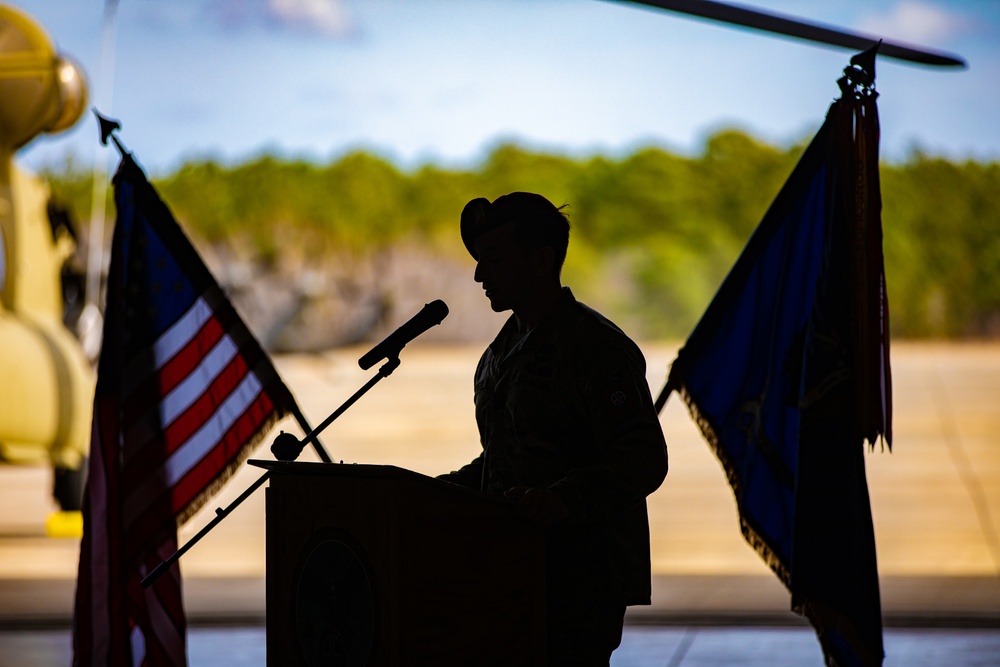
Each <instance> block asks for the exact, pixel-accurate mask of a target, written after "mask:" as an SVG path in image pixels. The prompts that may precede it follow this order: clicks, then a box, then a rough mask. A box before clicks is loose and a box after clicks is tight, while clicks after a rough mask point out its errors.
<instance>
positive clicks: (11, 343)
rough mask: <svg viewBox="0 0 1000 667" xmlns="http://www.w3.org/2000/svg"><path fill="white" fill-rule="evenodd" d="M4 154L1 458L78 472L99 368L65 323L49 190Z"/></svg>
mask: <svg viewBox="0 0 1000 667" xmlns="http://www.w3.org/2000/svg"><path fill="white" fill-rule="evenodd" d="M3 158H4V156H2V155H0V246H2V247H0V459H2V460H4V461H8V462H15V463H47V462H50V463H51V464H52V465H54V466H57V467H63V468H69V469H77V468H79V467H80V463H81V460H82V458H83V457H84V456H85V455H86V453H87V451H88V447H89V443H90V417H91V410H92V407H91V403H92V402H93V392H94V373H93V370H92V369H91V367H90V364H89V363H88V361H87V359H86V356H85V355H84V353H83V350H82V348H81V347H80V343H79V341H77V340H76V338H75V337H74V336H73V335H72V334H71V333H70V331H69V330H68V329H67V328H66V327H65V326H64V325H63V322H62V308H63V306H62V291H61V285H60V272H61V268H62V265H63V263H64V261H65V260H66V258H67V257H68V256H69V253H71V252H72V250H73V241H72V239H71V238H70V237H69V235H68V234H67V233H64V234H63V235H61V236H59V237H57V238H55V239H53V236H52V227H51V225H50V224H49V221H48V215H47V212H46V203H47V202H48V197H49V192H48V187H47V186H46V185H45V183H44V182H43V181H41V180H40V179H38V178H35V177H33V176H30V175H28V174H26V173H24V172H22V171H21V170H19V169H18V168H17V167H15V166H14V165H13V163H12V162H11V161H10V159H9V158H8V159H3Z"/></svg>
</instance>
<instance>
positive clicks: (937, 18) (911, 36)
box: [858, 0, 970, 45]
mask: <svg viewBox="0 0 1000 667" xmlns="http://www.w3.org/2000/svg"><path fill="white" fill-rule="evenodd" d="M969 27H970V22H969V21H968V20H967V19H966V18H965V16H963V15H962V14H959V13H957V12H953V11H949V10H947V9H944V8H941V7H936V6H934V5H931V4H929V3H926V2H920V0H902V2H899V3H898V4H896V5H895V6H894V7H893V8H892V10H891V11H890V12H889V13H883V14H875V15H869V16H867V17H865V18H863V19H862V20H861V24H860V25H859V26H858V29H859V30H860V31H861V32H866V33H869V34H872V35H875V36H880V37H881V36H884V37H886V38H890V39H892V38H895V39H899V40H902V41H906V42H913V43H917V44H925V45H939V44H944V43H946V42H948V41H949V40H950V39H952V38H954V37H955V36H956V35H959V34H961V33H963V32H965V30H966V29H967V28H969Z"/></svg>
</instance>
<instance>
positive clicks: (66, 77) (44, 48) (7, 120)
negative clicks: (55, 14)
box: [0, 5, 87, 149]
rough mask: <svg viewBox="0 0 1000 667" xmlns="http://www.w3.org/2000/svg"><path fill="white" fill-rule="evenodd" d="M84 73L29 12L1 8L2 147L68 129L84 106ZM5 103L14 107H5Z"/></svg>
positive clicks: (19, 145)
mask: <svg viewBox="0 0 1000 667" xmlns="http://www.w3.org/2000/svg"><path fill="white" fill-rule="evenodd" d="M86 99H87V87H86V83H85V80H84V77H83V73H82V70H81V69H80V68H79V67H78V66H77V65H76V64H75V63H73V61H72V60H70V59H68V58H66V57H65V56H63V55H61V54H57V53H56V52H55V49H54V48H53V44H52V40H51V39H49V37H48V35H46V34H45V31H44V30H43V29H42V27H41V26H40V25H38V24H37V23H35V21H34V20H32V19H31V17H29V16H28V15H27V14H25V13H23V12H21V11H20V10H17V9H15V8H14V7H11V6H9V5H0V146H3V147H4V148H6V149H17V148H20V147H21V146H23V145H24V144H26V143H28V142H29V141H31V140H32V139H34V138H35V137H36V136H38V135H39V134H41V133H42V132H59V131H60V130H65V129H67V128H69V127H71V126H72V125H73V124H74V123H76V121H77V120H78V119H79V118H80V115H81V114H82V113H83V109H84V108H85V107H86ZM7 101H10V102H13V103H5V102H7Z"/></svg>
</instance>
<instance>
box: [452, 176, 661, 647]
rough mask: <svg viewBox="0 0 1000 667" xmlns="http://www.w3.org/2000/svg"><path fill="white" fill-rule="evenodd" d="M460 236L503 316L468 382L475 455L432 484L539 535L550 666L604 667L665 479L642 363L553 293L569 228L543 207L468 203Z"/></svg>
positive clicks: (640, 581) (638, 594) (518, 195)
mask: <svg viewBox="0 0 1000 667" xmlns="http://www.w3.org/2000/svg"><path fill="white" fill-rule="evenodd" d="M461 233H462V240H463V241H464V242H465V246H466V248H468V250H469V252H470V253H471V254H472V257H473V258H475V259H476V261H477V262H478V264H477V266H476V272H475V280H476V282H478V283H482V285H483V289H484V290H485V291H486V297H487V298H488V299H489V301H490V305H491V307H492V308H493V310H494V311H496V312H502V311H506V310H511V311H513V315H512V316H511V317H510V318H509V319H508V320H507V322H506V323H505V324H504V325H503V327H502V328H501V330H500V333H499V334H498V335H497V337H496V339H495V340H494V341H493V342H492V343H491V344H490V345H489V347H488V348H487V349H486V351H485V352H484V353H483V356H482V358H481V359H480V362H479V366H478V368H477V370H476V377H475V404H476V421H477V422H478V425H479V434H480V439H481V444H482V447H483V452H482V453H481V454H480V455H479V456H478V457H477V458H476V459H475V460H473V461H472V462H471V463H469V464H468V465H466V466H464V467H463V468H461V469H460V470H457V471H455V472H452V473H449V474H446V475H442V476H441V479H445V480H448V481H451V482H454V483H457V484H461V485H463V486H466V487H471V488H476V489H481V490H483V491H485V492H486V493H489V494H494V495H504V496H506V497H508V498H514V499H518V505H517V509H518V511H519V512H520V513H522V514H523V515H524V516H525V517H527V518H528V519H530V520H531V521H533V522H535V523H537V524H540V525H543V526H546V527H547V528H548V530H547V536H548V540H547V554H548V567H547V572H546V576H547V581H548V587H547V599H548V620H547V626H548V654H549V662H550V663H551V664H555V665H559V664H607V663H608V662H609V660H610V656H611V653H612V651H614V649H615V648H617V647H618V645H619V644H620V643H621V636H622V623H623V619H624V614H625V607H626V606H627V605H633V604H649V603H650V557H649V521H648V518H647V515H646V496H647V495H649V494H650V493H652V492H653V491H655V490H656V489H657V488H658V487H659V486H660V484H661V483H662V482H663V479H664V477H665V476H666V474H667V448H666V443H665V442H664V439H663V431H662V430H661V428H660V423H659V420H658V419H657V414H656V411H655V409H654V408H653V401H652V397H651V396H650V393H649V386H648V384H647V382H646V376H645V372H646V362H645V359H644V358H643V356H642V353H641V352H640V351H639V348H638V347H637V346H636V345H635V344H634V343H633V342H632V341H631V340H630V339H629V338H628V336H626V335H625V334H624V333H623V332H622V331H621V330H620V329H619V328H618V327H617V326H615V325H614V324H613V323H612V322H611V321H609V320H608V319H606V318H605V317H603V316H602V315H601V314H600V313H598V312H596V311H594V310H592V309H591V308H589V307H587V306H585V305H583V304H582V303H580V302H579V301H577V300H576V299H575V298H574V296H573V294H572V292H571V291H570V290H569V288H568V287H563V286H562V284H561V279H560V272H561V269H562V265H563V260H564V259H565V257H566V249H567V246H568V243H569V222H568V220H567V219H566V216H565V215H563V213H562V211H560V210H559V209H557V208H556V207H555V206H554V205H553V204H552V203H551V202H549V201H548V200H547V199H546V198H545V197H542V196H541V195H537V194H531V193H526V192H514V193H511V194H508V195H504V196H502V197H499V198H497V199H496V200H495V201H494V202H493V203H490V202H489V201H488V200H486V199H483V198H479V199H474V200H472V201H470V202H469V203H468V204H467V205H466V206H465V209H464V210H463V211H462V218H461Z"/></svg>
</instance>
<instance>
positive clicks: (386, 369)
mask: <svg viewBox="0 0 1000 667" xmlns="http://www.w3.org/2000/svg"><path fill="white" fill-rule="evenodd" d="M398 367H399V357H392V358H390V359H388V360H386V362H385V363H384V364H383V365H382V367H381V368H379V369H378V372H377V373H376V374H375V375H374V376H373V377H372V378H371V379H370V380H368V382H366V383H365V385H364V386H363V387H361V388H360V389H358V390H357V391H356V392H354V394H353V395H352V396H351V397H350V398H348V399H347V400H346V401H344V402H343V404H341V406H340V407H339V408H337V409H336V410H334V411H333V412H332V413H330V416H329V417H327V418H326V419H324V420H323V422H322V423H321V424H320V425H319V426H317V427H316V428H314V429H312V430H310V431H309V433H308V434H307V435H306V436H305V437H304V438H302V440H299V439H298V438H296V437H295V436H293V435H291V434H290V433H284V432H282V433H281V434H279V435H278V437H277V438H275V442H274V444H273V445H271V451H272V452H274V453H275V456H276V458H278V459H279V460H282V461H294V460H295V459H296V458H297V457H298V455H299V452H301V451H302V447H303V446H304V445H305V444H306V443H307V442H311V443H313V445H314V446H315V447H316V451H317V452H322V454H321V456H322V455H323V454H326V451H325V450H324V449H323V446H322V445H320V444H319V440H317V436H319V434H320V433H322V432H323V429H325V428H326V427H327V426H329V425H330V424H332V423H333V421H334V420H335V419H336V418H337V417H339V416H340V415H342V414H344V412H346V411H347V409H348V408H349V407H351V406H352V405H354V403H355V402H356V401H357V400H358V399H359V398H361V397H362V396H364V395H365V393H367V392H368V390H369V389H371V388H372V387H374V386H375V384H376V383H378V381H379V380H381V379H382V378H385V377H389V375H390V374H392V372H393V371H394V370H396V368H398ZM296 412H297V410H296ZM302 420H303V422H304V420H305V418H304V417H303V418H302ZM301 423H302V422H300V424H301ZM304 429H305V426H303V430H304ZM290 441H294V442H291V444H290V445H289V444H288V443H289V442H290ZM326 462H327V463H329V462H330V461H329V456H327V457H326ZM271 472H272V471H270V470H269V471H267V472H265V473H264V474H263V475H261V476H260V477H258V478H257V481H256V482H254V483H253V484H251V485H250V486H249V487H248V488H247V489H246V491H244V492H243V493H241V494H240V496H239V497H238V498H237V499H236V500H234V501H233V502H231V503H230V504H229V505H228V506H226V507H225V508H221V507H219V508H217V509H216V510H215V517H214V518H213V519H212V520H211V521H210V522H209V523H208V524H207V525H206V526H205V527H204V528H202V529H201V530H200V531H198V534H197V535H195V536H194V537H192V538H191V539H190V540H188V541H187V542H185V543H184V545H183V546H182V547H181V548H180V549H178V550H177V551H175V552H174V553H173V555H172V556H170V558H167V559H166V560H164V561H163V562H161V563H160V564H159V565H157V566H156V567H155V568H154V569H153V571H152V572H150V573H149V574H147V575H146V576H145V577H143V579H142V581H141V582H139V583H140V584H141V585H142V587H143V588H149V587H150V586H152V585H153V583H154V582H155V581H156V580H157V579H159V578H160V577H161V576H163V574H164V573H165V572H166V571H167V570H169V569H170V566H172V565H173V564H174V563H176V562H177V561H178V560H180V557H181V556H183V555H184V554H185V553H187V551H188V549H190V548H191V547H193V546H194V545H195V544H196V543H197V542H198V541H199V540H201V538H203V537H205V535H207V534H208V533H209V532H210V531H211V530H212V529H213V528H215V527H216V526H217V525H219V523H221V522H222V520H223V519H225V518H226V517H227V516H229V515H230V514H231V513H232V511H233V510H234V509H236V508H237V507H238V506H239V505H240V504H241V503H242V502H243V501H244V500H246V499H247V498H249V497H250V496H251V495H252V494H253V492H254V491H256V490H257V489H259V488H260V486H261V485H262V484H263V483H264V482H266V481H267V479H268V478H269V477H270V476H271Z"/></svg>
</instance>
